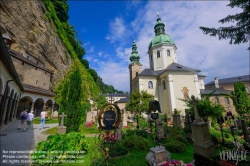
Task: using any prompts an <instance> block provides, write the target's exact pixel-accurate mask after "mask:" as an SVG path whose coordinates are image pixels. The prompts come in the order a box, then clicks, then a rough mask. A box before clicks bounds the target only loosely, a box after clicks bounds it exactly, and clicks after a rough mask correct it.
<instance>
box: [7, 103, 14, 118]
mask: <svg viewBox="0 0 250 166" xmlns="http://www.w3.org/2000/svg"><path fill="white" fill-rule="evenodd" d="M13 100H14V99H13V98H10V106H9V110H7V116H6V118H7V123H10V121H9V118H10V112H11V111H13V110H12V102H13Z"/></svg>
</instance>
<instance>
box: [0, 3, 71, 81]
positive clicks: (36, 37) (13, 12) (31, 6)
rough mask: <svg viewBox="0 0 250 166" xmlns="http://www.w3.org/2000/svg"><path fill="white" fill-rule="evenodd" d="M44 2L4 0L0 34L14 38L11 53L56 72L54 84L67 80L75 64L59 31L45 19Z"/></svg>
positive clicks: (0, 12) (0, 10)
mask: <svg viewBox="0 0 250 166" xmlns="http://www.w3.org/2000/svg"><path fill="white" fill-rule="evenodd" d="M45 11H46V7H45V6H44V4H43V2H42V1H41V0H0V31H1V33H2V34H3V33H6V32H8V33H9V34H10V35H11V37H12V41H13V43H12V45H11V49H13V50H15V51H17V52H19V53H21V54H29V55H31V56H33V57H34V58H36V59H38V60H39V61H41V62H42V63H44V67H45V68H47V69H49V70H51V71H53V72H54V74H53V81H57V80H58V79H60V78H62V77H63V74H64V73H65V71H66V70H67V69H68V68H69V66H70V64H71V63H72V58H71V56H70V55H69V53H68V51H67V49H66V47H65V46H64V45H63V43H62V41H61V39H60V37H59V36H58V34H57V32H56V29H55V27H54V26H53V25H52V24H51V23H50V22H49V21H48V20H46V19H45V17H44V13H45Z"/></svg>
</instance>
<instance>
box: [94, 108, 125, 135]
mask: <svg viewBox="0 0 250 166" xmlns="http://www.w3.org/2000/svg"><path fill="white" fill-rule="evenodd" d="M108 106H112V107H113V108H112V107H111V108H110V109H109V110H105V108H106V107H108ZM120 123H121V111H120V108H119V107H118V106H117V105H114V104H106V105H104V106H103V107H102V108H101V109H100V112H99V113H98V124H99V127H98V129H99V130H106V131H109V130H113V129H117V128H118V127H119V125H120Z"/></svg>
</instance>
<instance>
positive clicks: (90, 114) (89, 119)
mask: <svg viewBox="0 0 250 166" xmlns="http://www.w3.org/2000/svg"><path fill="white" fill-rule="evenodd" d="M92 120H93V114H92V112H87V116H86V123H88V122H92Z"/></svg>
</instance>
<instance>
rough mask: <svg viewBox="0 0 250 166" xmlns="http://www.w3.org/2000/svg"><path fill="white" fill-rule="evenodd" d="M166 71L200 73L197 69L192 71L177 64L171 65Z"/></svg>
mask: <svg viewBox="0 0 250 166" xmlns="http://www.w3.org/2000/svg"><path fill="white" fill-rule="evenodd" d="M166 70H167V71H191V72H201V71H200V70H197V69H192V68H189V67H186V66H183V65H180V64H178V63H175V62H173V63H171V64H170V65H169V66H168V67H167V69H166Z"/></svg>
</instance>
